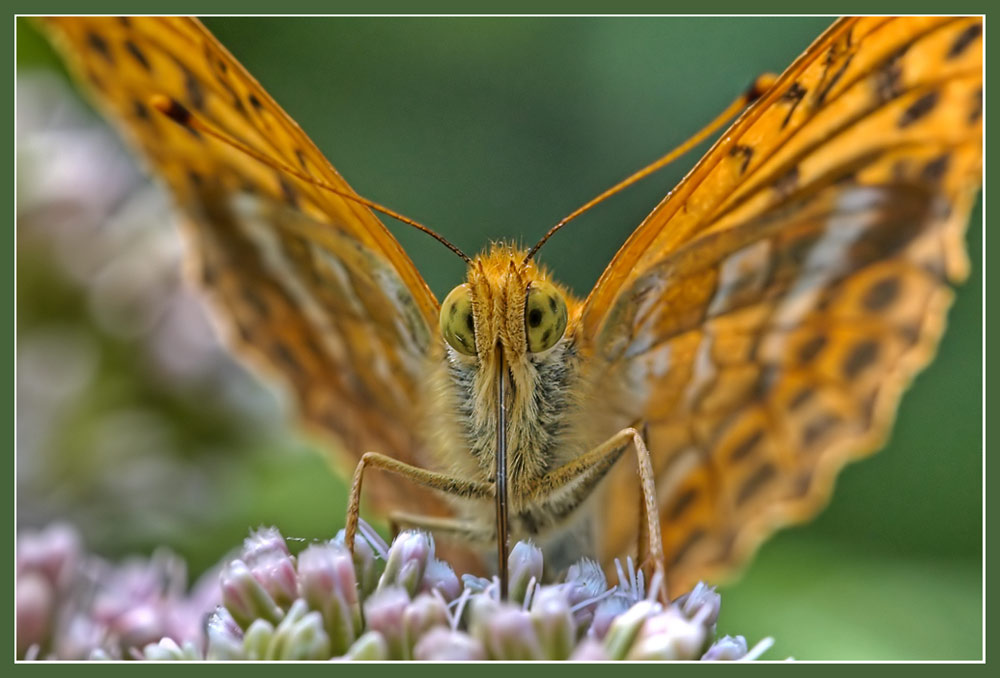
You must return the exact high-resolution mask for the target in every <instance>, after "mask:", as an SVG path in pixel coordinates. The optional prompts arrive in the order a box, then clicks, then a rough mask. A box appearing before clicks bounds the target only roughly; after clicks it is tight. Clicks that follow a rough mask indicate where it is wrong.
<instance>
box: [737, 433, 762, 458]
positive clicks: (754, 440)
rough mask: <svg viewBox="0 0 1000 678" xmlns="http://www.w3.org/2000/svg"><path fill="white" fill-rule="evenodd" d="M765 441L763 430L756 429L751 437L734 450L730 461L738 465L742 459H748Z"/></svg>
mask: <svg viewBox="0 0 1000 678" xmlns="http://www.w3.org/2000/svg"><path fill="white" fill-rule="evenodd" d="M763 439H764V431H763V429H759V428H758V429H755V430H754V431H752V432H751V433H750V435H748V436H747V437H746V438H744V439H743V440H742V441H740V443H739V444H738V445H737V446H736V448H735V449H733V451H732V453H731V454H730V455H729V461H731V462H733V463H736V462H738V461H740V460H741V459H744V458H746V457H747V456H748V455H749V454H750V453H751V452H753V450H754V448H756V447H757V445H759V444H760V442H761V441H762V440H763Z"/></svg>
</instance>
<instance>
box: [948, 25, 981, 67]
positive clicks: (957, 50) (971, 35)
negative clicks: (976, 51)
mask: <svg viewBox="0 0 1000 678" xmlns="http://www.w3.org/2000/svg"><path fill="white" fill-rule="evenodd" d="M982 34H983V25H982V24H980V23H978V22H976V23H974V24H972V25H971V26H968V27H967V28H966V29H965V30H964V31H962V32H961V33H959V34H958V36H957V37H956V38H955V41H954V42H953V43H951V47H950V48H949V49H948V54H947V55H946V56H945V58H946V59H957V58H958V57H959V56H961V55H962V53H963V52H964V51H965V50H967V49H968V48H969V45H971V44H972V43H973V42H975V41H976V38H978V37H979V36H980V35H982Z"/></svg>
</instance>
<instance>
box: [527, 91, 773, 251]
mask: <svg viewBox="0 0 1000 678" xmlns="http://www.w3.org/2000/svg"><path fill="white" fill-rule="evenodd" d="M776 80H777V76H776V75H774V74H773V73H765V74H764V75H761V76H759V77H758V78H757V79H756V80H754V82H753V84H752V85H750V87H749V88H747V90H746V91H745V92H743V94H741V95H740V96H739V97H737V99H736V100H735V101H733V103H731V104H729V106H728V107H726V110H724V111H723V112H722V113H721V114H719V116H718V117H716V118H715V120H713V121H712V122H710V123H708V125H706V126H705V127H704V128H702V129H701V130H700V131H698V132H696V133H695V134H694V136H692V137H691V138H689V139H688V140H687V141H685V142H684V143H683V144H681V145H680V146H678V147H677V148H675V149H674V150H672V151H670V152H669V153H667V154H666V155H664V156H663V157H662V158H660V159H659V160H656V161H654V162H653V163H652V164H650V165H647V166H646V167H643V168H642V169H641V170H639V171H638V172H636V173H635V174H632V175H631V176H629V177H626V178H625V179H623V180H622V181H619V182H618V183H617V184H615V185H614V186H612V187H611V188H609V189H608V190H606V191H604V192H603V193H601V194H600V195H599V196H597V197H596V198H594V199H593V200H590V201H589V202H587V203H585V204H584V205H582V206H581V207H578V208H577V209H575V210H573V211H572V212H570V213H569V214H568V215H567V216H565V217H563V218H562V219H560V220H559V223H557V224H556V225H555V226H553V227H552V228H550V229H549V230H548V232H547V233H546V234H545V235H543V236H542V239H541V240H539V241H538V242H537V243H535V246H534V247H532V248H531V249H530V250H529V251H528V254H527V255H526V256H525V257H524V261H523V262H522V265H524V264H526V263H528V262H529V261H530V260H531V258H532V257H533V256H535V253H536V252H538V250H540V249H541V248H542V245H544V244H545V243H546V242H548V239H549V238H551V237H552V236H553V235H555V233H556V231H558V230H559V229H561V228H562V227H563V226H565V225H566V224H568V223H569V222H571V221H573V220H574V219H576V218H577V217H578V216H580V215H581V214H583V213H584V212H586V211H588V210H589V209H590V208H592V207H594V206H595V205H597V204H598V203H601V202H604V201H605V200H607V199H608V198H610V197H611V196H613V195H614V194H615V193H619V192H621V191H623V190H625V189H626V188H628V187H629V186H631V185H632V184H634V183H637V182H639V181H641V180H642V179H645V178H646V177H648V176H649V175H650V174H653V173H654V172H656V171H657V170H660V169H663V168H664V167H666V166H667V165H669V164H670V163H672V162H673V161H674V160H676V159H677V158H679V157H680V156H682V155H684V154H685V153H687V152H688V151H690V150H691V149H692V148H694V147H695V146H697V145H698V144H700V143H701V142H702V141H704V140H705V139H706V138H708V137H709V136H711V135H712V134H713V133H714V132H716V131H717V130H718V129H719V128H720V127H722V126H723V125H724V124H726V122H728V121H729V119H730V118H732V117H733V116H734V115H736V114H737V113H739V112H740V111H741V110H743V109H744V108H745V107H746V106H747V105H749V104H751V103H753V102H754V101H756V100H757V99H759V98H760V97H761V96H762V95H763V94H764V92H766V91H767V90H769V89H770V88H771V85H773V84H774V82H775V81H776Z"/></svg>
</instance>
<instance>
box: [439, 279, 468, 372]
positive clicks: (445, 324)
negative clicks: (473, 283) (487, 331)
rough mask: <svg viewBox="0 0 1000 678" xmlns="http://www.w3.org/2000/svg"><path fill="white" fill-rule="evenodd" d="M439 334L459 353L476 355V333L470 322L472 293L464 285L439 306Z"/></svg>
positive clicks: (453, 291)
mask: <svg viewBox="0 0 1000 678" xmlns="http://www.w3.org/2000/svg"><path fill="white" fill-rule="evenodd" d="M440 324H441V334H443V335H444V340H445V341H447V342H448V345H449V346H451V347H452V348H453V349H455V350H456V351H458V352H459V353H464V354H465V355H476V332H475V328H474V325H473V322H472V292H471V291H470V290H469V286H468V285H466V284H462V285H459V286H458V287H456V288H455V289H453V290H452V291H451V292H449V293H448V296H447V297H445V299H444V303H443V304H441V318H440Z"/></svg>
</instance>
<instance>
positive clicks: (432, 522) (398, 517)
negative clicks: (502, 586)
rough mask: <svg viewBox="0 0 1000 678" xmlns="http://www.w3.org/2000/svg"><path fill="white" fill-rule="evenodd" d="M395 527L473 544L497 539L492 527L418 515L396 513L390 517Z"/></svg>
mask: <svg viewBox="0 0 1000 678" xmlns="http://www.w3.org/2000/svg"><path fill="white" fill-rule="evenodd" d="M389 518H390V520H392V523H393V525H396V526H397V527H400V528H402V529H419V530H427V531H428V532H432V533H433V534H435V535H440V536H444V537H446V538H449V539H454V540H456V541H459V540H460V541H462V542H472V543H476V544H479V543H482V544H484V545H485V544H487V543H491V542H492V541H494V540H495V539H496V533H495V532H494V530H493V529H492V528H491V527H486V526H484V525H479V524H477V523H473V522H469V521H467V520H459V519H456V518H443V517H441V516H425V515H420V514H416V513H406V512H403V511H395V512H393V513H392V515H391V516H389Z"/></svg>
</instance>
